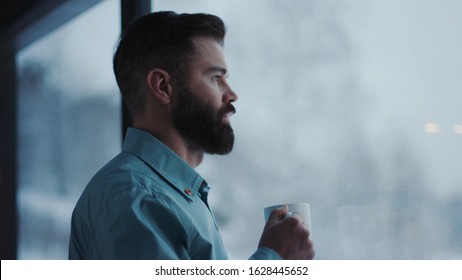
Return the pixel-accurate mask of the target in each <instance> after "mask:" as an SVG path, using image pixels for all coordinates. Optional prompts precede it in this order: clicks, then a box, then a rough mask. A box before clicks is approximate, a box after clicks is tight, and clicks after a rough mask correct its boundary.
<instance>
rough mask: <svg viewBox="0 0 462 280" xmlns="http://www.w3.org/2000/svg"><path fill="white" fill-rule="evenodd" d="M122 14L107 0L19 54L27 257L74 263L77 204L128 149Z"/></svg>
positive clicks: (22, 246) (23, 255)
mask: <svg viewBox="0 0 462 280" xmlns="http://www.w3.org/2000/svg"><path fill="white" fill-rule="evenodd" d="M119 12H120V11H119V6H118V1H103V2H102V3H101V4H99V5H97V6H95V7H94V8H92V9H90V10H89V11H87V12H86V13H83V14H82V15H80V16H79V17H77V18H76V19H74V20H72V21H71V22H69V23H68V24H66V25H64V26H62V27H61V28H59V29H58V30H56V31H54V32H52V33H50V34H49V35H48V36H46V37H44V38H42V39H41V40H40V41H37V42H36V43H34V44H33V45H31V46H29V47H27V48H26V49H24V50H22V51H21V52H20V53H19V55H18V65H19V71H20V73H19V85H20V86H19V103H18V106H19V110H18V111H19V116H18V117H19V190H18V204H19V219H20V221H19V224H20V225H19V232H20V236H19V250H18V251H19V252H18V258H20V259H65V258H67V250H68V244H69V230H70V219H71V213H72V210H73V207H74V205H75V203H76V201H77V199H78V197H79V196H80V194H81V192H82V191H83V188H84V187H85V185H86V184H87V182H88V181H89V180H90V178H91V176H92V175H93V174H94V173H95V172H96V171H97V170H98V169H99V168H100V167H101V166H102V165H104V164H105V163H106V162H107V161H108V160H109V159H110V158H112V157H113V156H114V155H115V154H117V153H118V151H120V148H121V129H120V126H121V121H120V101H119V100H120V96H119V91H118V89H117V85H116V83H115V80H114V78H113V74H112V53H113V49H114V45H115V42H116V40H117V37H118V34H119V26H120V20H119V14H120V13H119Z"/></svg>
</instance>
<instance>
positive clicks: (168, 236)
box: [93, 189, 190, 260]
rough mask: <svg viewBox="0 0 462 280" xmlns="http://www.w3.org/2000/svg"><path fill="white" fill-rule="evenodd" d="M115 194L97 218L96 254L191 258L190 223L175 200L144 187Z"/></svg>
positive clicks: (120, 257)
mask: <svg viewBox="0 0 462 280" xmlns="http://www.w3.org/2000/svg"><path fill="white" fill-rule="evenodd" d="M117 196H118V197H116V198H114V199H112V200H111V202H110V203H109V204H108V206H107V207H105V208H106V209H105V210H104V211H103V212H102V213H101V215H100V217H99V218H98V223H97V227H98V228H97V229H96V230H95V243H94V250H95V252H94V254H93V255H94V256H96V258H101V259H161V260H175V259H190V256H189V255H188V252H187V246H188V245H187V244H188V240H187V236H188V233H189V231H190V227H189V224H188V222H187V221H186V219H182V213H181V212H180V211H178V209H177V206H176V205H175V204H174V203H172V202H171V201H170V200H169V199H168V198H167V197H165V196H163V195H156V194H152V193H149V192H146V191H143V190H137V191H135V190H133V189H132V190H131V191H130V193H124V194H118V195H117Z"/></svg>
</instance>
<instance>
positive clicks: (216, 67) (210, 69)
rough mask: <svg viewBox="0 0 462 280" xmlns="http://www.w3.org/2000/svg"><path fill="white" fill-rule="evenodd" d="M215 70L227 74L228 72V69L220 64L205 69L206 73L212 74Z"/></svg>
mask: <svg viewBox="0 0 462 280" xmlns="http://www.w3.org/2000/svg"><path fill="white" fill-rule="evenodd" d="M213 72H221V74H223V75H225V74H226V73H228V70H226V69H225V68H223V67H220V66H211V67H209V68H207V69H206V70H205V74H210V73H213Z"/></svg>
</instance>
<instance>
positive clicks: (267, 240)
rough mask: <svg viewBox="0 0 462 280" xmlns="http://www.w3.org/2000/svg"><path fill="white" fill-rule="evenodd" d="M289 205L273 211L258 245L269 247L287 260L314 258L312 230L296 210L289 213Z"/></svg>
mask: <svg viewBox="0 0 462 280" xmlns="http://www.w3.org/2000/svg"><path fill="white" fill-rule="evenodd" d="M288 211H289V207H288V206H284V207H281V208H278V209H276V210H274V211H273V212H271V215H270V217H269V218H268V222H267V223H266V225H265V229H264V230H263V233H262V235H261V239H260V243H259V244H258V247H259V248H260V247H268V248H271V249H273V250H274V251H276V252H277V253H278V254H279V255H280V256H281V257H282V258H283V259H286V260H312V259H313V258H314V247H313V242H311V240H310V239H309V236H310V232H309V231H308V228H307V227H306V225H305V224H304V223H303V220H302V219H301V217H300V215H299V214H297V213H296V212H295V213H293V214H289V215H287V213H288Z"/></svg>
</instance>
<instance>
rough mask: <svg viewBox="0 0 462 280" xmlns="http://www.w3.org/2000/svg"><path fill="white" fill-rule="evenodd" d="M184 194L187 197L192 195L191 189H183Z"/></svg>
mask: <svg viewBox="0 0 462 280" xmlns="http://www.w3.org/2000/svg"><path fill="white" fill-rule="evenodd" d="M184 193H185V194H187V195H192V191H191V189H185V190H184Z"/></svg>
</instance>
